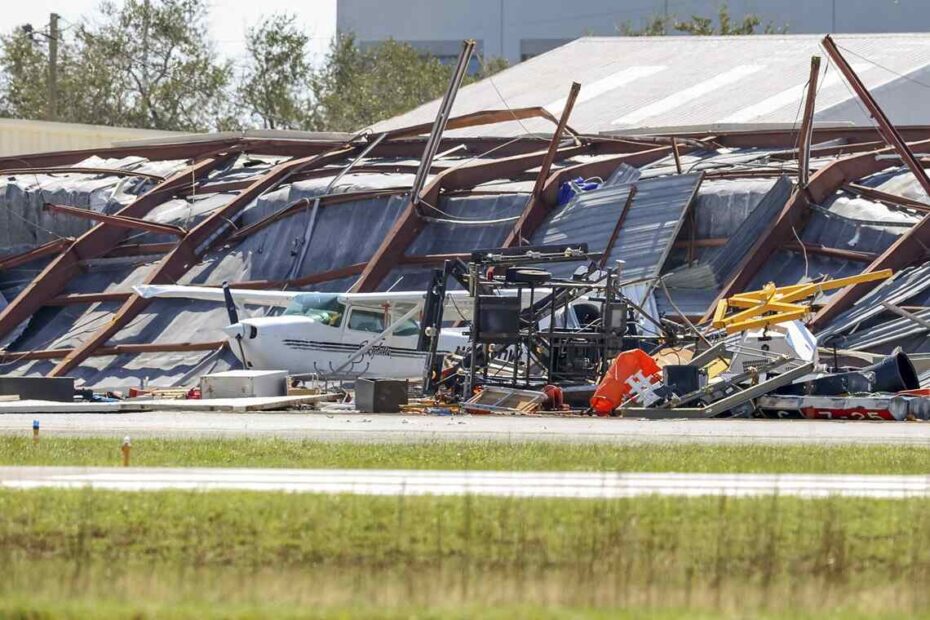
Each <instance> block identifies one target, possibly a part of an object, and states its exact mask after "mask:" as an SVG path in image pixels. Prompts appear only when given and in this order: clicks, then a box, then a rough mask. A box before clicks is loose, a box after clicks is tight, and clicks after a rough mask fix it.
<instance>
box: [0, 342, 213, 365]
mask: <svg viewBox="0 0 930 620" xmlns="http://www.w3.org/2000/svg"><path fill="white" fill-rule="evenodd" d="M225 345H226V341H225V340H215V341H212V342H165V343H154V344H151V343H145V344H118V345H115V346H112V347H100V348H99V349H97V350H96V351H94V353H93V354H92V355H91V357H104V356H108V355H122V354H126V353H129V354H140V353H184V352H188V351H215V350H216V349H219V348H221V347H223V346H225ZM73 352H74V349H37V350H34V351H5V352H3V353H0V363H9V362H19V361H30V360H53V359H61V358H63V357H66V356H68V355H70V354H71V353H73Z"/></svg>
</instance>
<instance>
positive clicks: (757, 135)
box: [620, 125, 930, 152]
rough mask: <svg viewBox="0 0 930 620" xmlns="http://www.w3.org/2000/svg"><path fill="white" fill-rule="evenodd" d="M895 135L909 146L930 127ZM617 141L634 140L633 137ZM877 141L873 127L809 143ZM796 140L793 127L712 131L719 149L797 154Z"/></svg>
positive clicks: (823, 133)
mask: <svg viewBox="0 0 930 620" xmlns="http://www.w3.org/2000/svg"><path fill="white" fill-rule="evenodd" d="M898 131H899V132H900V133H901V135H902V136H904V138H905V139H906V140H907V141H908V142H918V141H921V140H927V139H930V125H913V126H907V127H900V128H898ZM658 135H662V134H661V133H660V134H658ZM667 135H674V136H675V137H676V138H678V139H702V138H705V137H706V133H698V132H675V133H674V134H667ZM620 137H624V138H629V139H632V140H635V139H636V136H620ZM880 137H881V136H880V135H879V132H878V129H877V128H875V127H815V128H814V130H813V139H812V140H811V143H812V144H820V143H822V142H831V141H833V140H843V141H846V142H847V143H856V142H873V141H875V139H876V138H880ZM797 138H798V133H797V129H796V128H795V127H785V128H784V129H763V130H759V129H748V130H735V131H715V132H714V140H713V141H714V142H715V143H716V144H718V145H720V146H726V147H731V148H752V147H757V148H782V149H790V150H791V151H792V152H796V149H797Z"/></svg>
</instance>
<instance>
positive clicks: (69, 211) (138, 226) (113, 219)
mask: <svg viewBox="0 0 930 620" xmlns="http://www.w3.org/2000/svg"><path fill="white" fill-rule="evenodd" d="M45 208H46V210H48V211H51V212H52V213H61V214H64V215H71V216H73V217H78V218H81V219H84V220H95V221H97V222H103V223H104V224H109V225H110V226H116V227H117V228H128V229H130V230H144V231H146V232H151V233H157V234H163V235H174V236H175V237H183V236H184V235H186V234H187V231H186V230H184V229H183V228H181V227H180V226H172V225H171V224H158V223H156V222H147V221H145V220H141V219H139V218H135V217H126V216H125V215H106V214H105V213H98V212H96V211H91V210H90V209H79V208H77V207H69V206H66V205H57V204H52V203H50V202H47V203H45Z"/></svg>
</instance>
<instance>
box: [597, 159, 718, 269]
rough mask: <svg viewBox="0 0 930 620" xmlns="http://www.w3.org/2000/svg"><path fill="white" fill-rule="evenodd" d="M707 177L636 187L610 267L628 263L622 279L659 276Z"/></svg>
mask: <svg viewBox="0 0 930 620" xmlns="http://www.w3.org/2000/svg"><path fill="white" fill-rule="evenodd" d="M703 176H704V175H703V174H702V173H697V174H681V175H673V176H669V177H659V178H655V179H645V180H642V181H640V182H638V183H637V184H636V195H635V196H634V197H633V205H632V206H631V207H630V210H629V212H628V213H627V214H626V218H625V219H624V220H623V226H622V227H621V229H620V234H618V235H617V240H616V242H615V243H614V246H613V249H612V250H611V252H610V256H609V257H608V263H607V264H608V265H612V264H613V263H614V261H617V260H623V261H625V264H624V266H623V275H622V279H624V280H630V279H633V278H649V277H655V276H658V275H659V273H660V272H661V270H662V266H663V265H664V264H665V259H666V258H667V257H668V255H669V252H670V251H671V249H672V244H673V243H674V242H675V238H676V237H678V231H679V230H680V229H681V225H682V221H683V220H684V216H685V213H686V212H687V210H688V207H689V206H690V205H691V202H692V200H694V197H695V195H696V194H697V189H698V187H699V186H700V184H701V180H702V179H703Z"/></svg>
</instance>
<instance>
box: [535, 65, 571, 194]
mask: <svg viewBox="0 0 930 620" xmlns="http://www.w3.org/2000/svg"><path fill="white" fill-rule="evenodd" d="M580 91H581V84H579V83H578V82H572V85H571V88H570V89H569V91H568V97H566V98H565V107H563V108H562V115H561V116H559V124H558V125H556V127H555V131H554V132H552V137H551V138H550V139H549V148H548V149H546V156H545V157H544V158H543V160H542V164H541V165H540V166H539V173H538V174H537V175H536V183H535V184H534V185H533V191H532V193H531V194H530V199H531V200H532V199H533V198H537V199H538V198H539V196H540V194H542V191H543V187H544V186H545V184H546V179H548V178H549V173H550V172H551V171H552V163H553V162H554V161H555V154H556V152H557V151H558V150H559V142H561V141H562V133H563V132H564V131H565V127H566V126H567V125H568V119H569V117H571V115H572V109H573V108H574V107H575V100H576V99H577V98H578V93H579V92H580Z"/></svg>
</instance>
